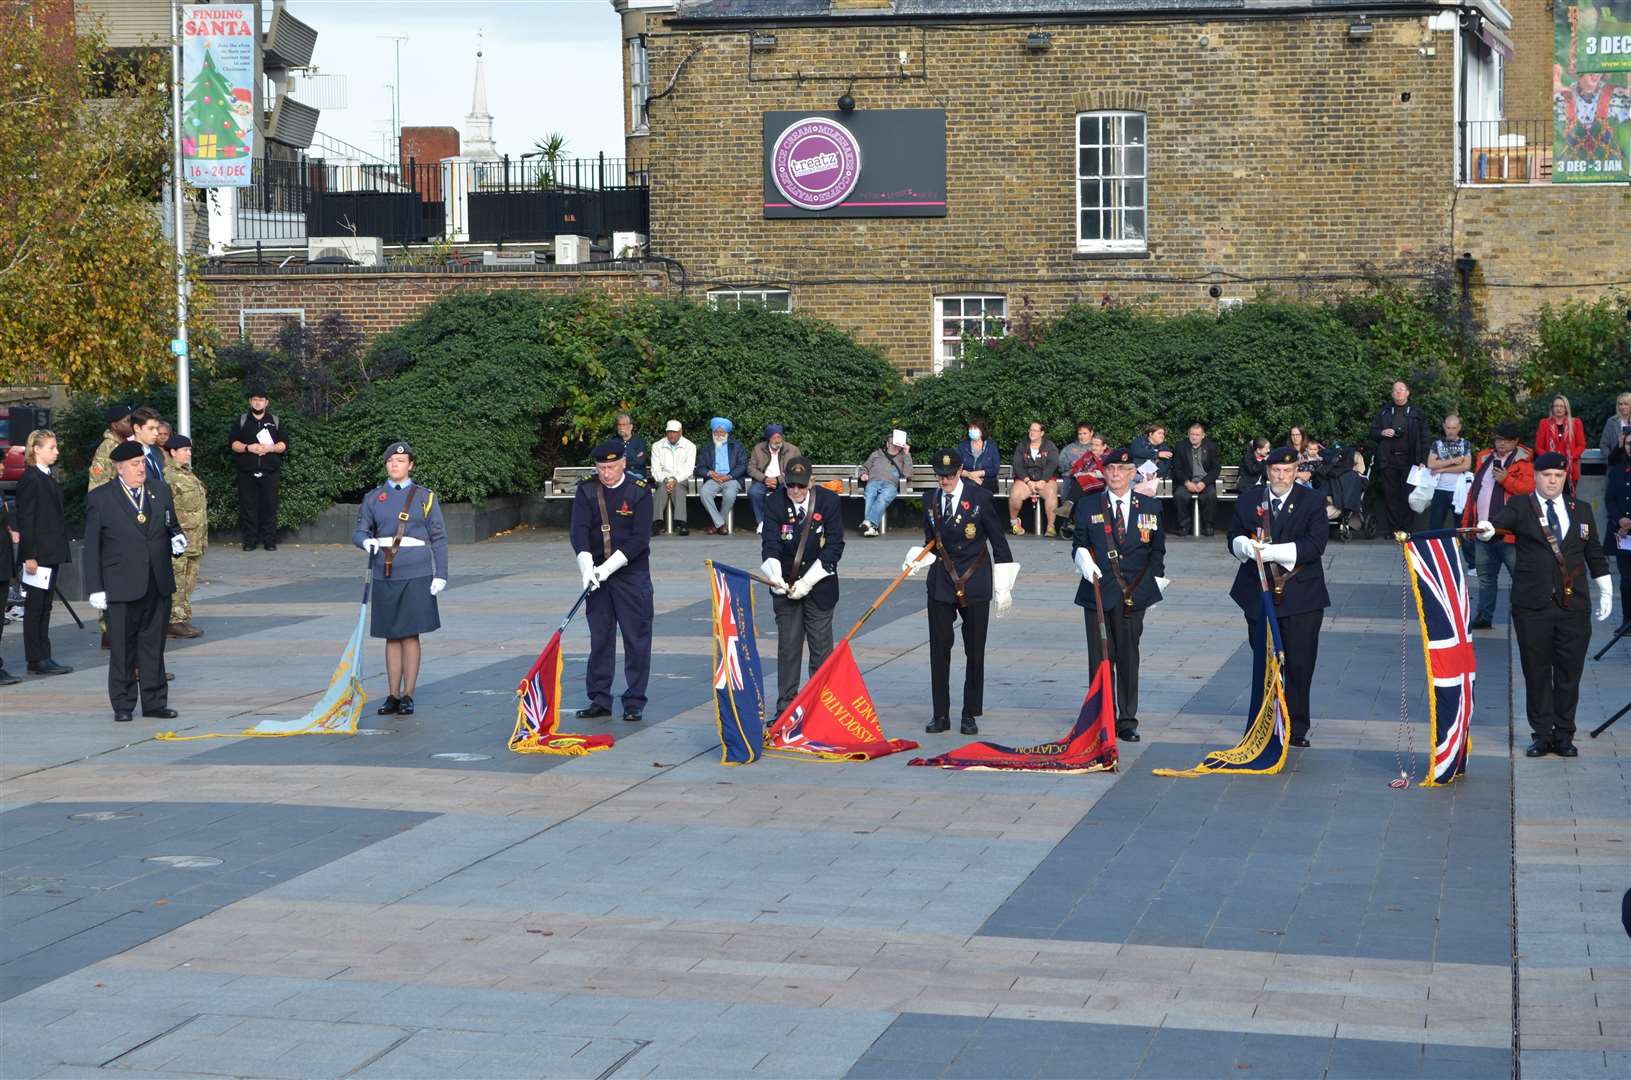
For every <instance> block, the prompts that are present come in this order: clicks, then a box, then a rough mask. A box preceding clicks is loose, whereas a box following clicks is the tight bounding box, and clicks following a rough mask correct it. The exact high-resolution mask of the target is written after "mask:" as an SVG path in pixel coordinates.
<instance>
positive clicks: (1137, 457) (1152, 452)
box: [1127, 435, 1178, 478]
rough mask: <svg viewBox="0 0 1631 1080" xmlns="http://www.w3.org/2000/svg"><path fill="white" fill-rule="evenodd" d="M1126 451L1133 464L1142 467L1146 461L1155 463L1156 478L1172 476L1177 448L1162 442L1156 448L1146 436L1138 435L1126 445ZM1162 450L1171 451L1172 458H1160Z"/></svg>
mask: <svg viewBox="0 0 1631 1080" xmlns="http://www.w3.org/2000/svg"><path fill="white" fill-rule="evenodd" d="M1127 449H1128V450H1130V451H1132V454H1133V462H1134V464H1137V465H1142V464H1144V463H1145V462H1146V461H1153V462H1155V475H1156V476H1160V477H1163V478H1164V477H1168V476H1171V475H1172V464H1173V462H1174V460H1176V458H1177V456H1178V448H1177V447H1175V446H1173V445H1172V444H1171V443H1169V442H1163V443H1162V444H1161V445H1160V446H1157V445H1155V444H1154V443H1152V442H1150V437H1149V436H1148V435H1140V436H1139V437H1138V438H1136V439H1134V440H1133V441H1132V442H1130V443H1128V444H1127ZM1163 450H1168V451H1171V452H1172V457H1169V458H1164V457H1162V456H1161V451H1163Z"/></svg>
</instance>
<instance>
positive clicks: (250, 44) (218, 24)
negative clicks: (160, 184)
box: [181, 4, 257, 188]
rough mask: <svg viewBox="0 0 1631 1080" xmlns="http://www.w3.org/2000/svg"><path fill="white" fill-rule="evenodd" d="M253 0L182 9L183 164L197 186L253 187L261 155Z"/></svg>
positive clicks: (195, 5)
mask: <svg viewBox="0 0 1631 1080" xmlns="http://www.w3.org/2000/svg"><path fill="white" fill-rule="evenodd" d="M256 44H257V33H256V26H255V5H253V4H184V5H182V8H181V159H182V161H181V168H182V176H183V177H184V178H185V179H186V181H187V183H189V184H191V185H192V186H193V187H199V188H208V187H248V186H249V182H250V176H251V173H252V163H253V160H254V157H255V49H256Z"/></svg>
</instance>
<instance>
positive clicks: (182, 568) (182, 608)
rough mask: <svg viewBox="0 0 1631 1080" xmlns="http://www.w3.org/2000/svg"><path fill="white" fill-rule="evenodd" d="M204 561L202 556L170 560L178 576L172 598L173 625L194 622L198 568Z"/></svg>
mask: <svg viewBox="0 0 1631 1080" xmlns="http://www.w3.org/2000/svg"><path fill="white" fill-rule="evenodd" d="M203 561H204V556H203V555H202V554H198V555H194V554H192V553H190V552H189V553H188V554H186V555H177V556H176V557H175V558H174V559H171V560H170V567H171V569H172V570H173V571H174V572H175V575H176V591H175V595H174V596H172V597H171V598H170V621H171V622H172V623H184V622H192V619H193V590H194V589H196V588H197V587H198V566H199V564H200V563H202V562H203Z"/></svg>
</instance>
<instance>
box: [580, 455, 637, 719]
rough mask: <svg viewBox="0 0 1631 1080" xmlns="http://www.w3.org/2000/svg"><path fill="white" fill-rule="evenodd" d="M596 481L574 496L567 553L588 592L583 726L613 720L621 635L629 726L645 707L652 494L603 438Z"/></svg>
mask: <svg viewBox="0 0 1631 1080" xmlns="http://www.w3.org/2000/svg"><path fill="white" fill-rule="evenodd" d="M592 460H593V461H594V463H595V476H594V477H593V478H592V479H589V480H585V481H583V482H582V483H580V484H579V485H578V490H577V493H576V494H575V495H574V496H573V497H572V550H573V551H575V552H577V554H578V569H579V570H580V571H581V572H582V574H583V587H584V588H586V589H590V590H592V591H591V592H590V593H589V601H588V614H589V669H588V671H587V673H586V674H585V677H584V684H585V688H586V689H587V691H588V694H589V705H588V707H587V708H583V709H579V710H578V716H579V717H581V718H583V719H586V720H594V719H599V718H601V717H605V716H610V715H612V669H613V667H614V666H615V665H616V662H617V640H616V638H615V637H613V631H616V630H620V631H621V632H622V634H623V679H624V681H625V682H626V683H627V685H626V686H625V687H624V689H623V719H625V720H627V721H629V722H631V723H633V722H636V721H638V720H639V719H640V716H641V714H642V713H643V712H644V711H645V707H646V680H647V679H648V678H649V677H650V675H651V623H652V619H653V617H654V614H655V609H654V607H653V604H652V594H651V490H650V489H649V488H648V487H647V486H646V482H645V481H644V480H631V479H629V477H628V476H627V475H625V472H624V470H625V468H626V463H625V460H624V457H623V444H622V442H621V440H618V439H608V440H606V441H605V442H603V443H601V444H600V445H599V446H597V447H595V449H594V453H593V455H592Z"/></svg>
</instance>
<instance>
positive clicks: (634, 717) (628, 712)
mask: <svg viewBox="0 0 1631 1080" xmlns="http://www.w3.org/2000/svg"><path fill="white" fill-rule="evenodd" d="M623 719H624V720H627V721H628V722H629V723H631V724H638V723H639V722H640V721H642V720H644V719H645V717H643V716H641V715H640V714H639V713H637V712H635V711H634V710H633V709H624V710H623Z"/></svg>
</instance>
